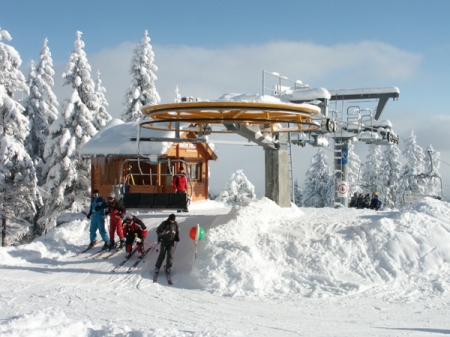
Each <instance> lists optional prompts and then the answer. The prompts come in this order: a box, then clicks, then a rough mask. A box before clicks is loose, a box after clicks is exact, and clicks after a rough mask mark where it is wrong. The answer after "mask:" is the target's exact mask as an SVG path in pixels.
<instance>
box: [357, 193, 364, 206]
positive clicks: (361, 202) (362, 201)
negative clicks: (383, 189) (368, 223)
mask: <svg viewBox="0 0 450 337" xmlns="http://www.w3.org/2000/svg"><path fill="white" fill-rule="evenodd" d="M363 199H364V197H363V195H362V193H359V195H358V199H357V200H356V208H364V200H363Z"/></svg>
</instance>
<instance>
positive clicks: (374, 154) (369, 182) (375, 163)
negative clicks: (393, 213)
mask: <svg viewBox="0 0 450 337" xmlns="http://www.w3.org/2000/svg"><path fill="white" fill-rule="evenodd" d="M366 158H367V161H366V162H365V163H364V169H363V174H362V183H363V184H364V188H365V190H366V193H369V194H370V195H372V193H373V192H378V196H379V197H380V199H382V200H383V198H384V195H382V194H380V193H381V192H379V190H380V188H381V186H380V181H379V176H380V173H381V169H382V161H383V155H382V153H381V148H380V145H375V144H370V145H369V150H368V154H367V156H366Z"/></svg>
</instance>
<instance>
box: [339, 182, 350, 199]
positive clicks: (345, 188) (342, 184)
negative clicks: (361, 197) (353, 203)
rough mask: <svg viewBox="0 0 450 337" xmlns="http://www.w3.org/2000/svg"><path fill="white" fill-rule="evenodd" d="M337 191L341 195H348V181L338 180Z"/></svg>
mask: <svg viewBox="0 0 450 337" xmlns="http://www.w3.org/2000/svg"><path fill="white" fill-rule="evenodd" d="M337 191H338V193H339V196H340V197H346V196H347V192H348V185H347V182H346V181H340V182H338V186H337Z"/></svg>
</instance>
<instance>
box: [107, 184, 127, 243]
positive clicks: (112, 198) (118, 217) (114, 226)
mask: <svg viewBox="0 0 450 337" xmlns="http://www.w3.org/2000/svg"><path fill="white" fill-rule="evenodd" d="M125 213H126V209H125V207H124V206H123V203H122V201H120V200H116V194H115V193H114V192H112V193H109V195H108V208H107V210H106V214H109V238H110V243H109V244H110V248H113V247H114V246H115V242H114V236H115V233H116V231H117V235H118V236H119V240H120V245H119V249H122V248H123V247H124V246H125V237H124V235H123V227H122V218H123V217H124V216H125Z"/></svg>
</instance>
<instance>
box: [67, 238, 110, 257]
mask: <svg viewBox="0 0 450 337" xmlns="http://www.w3.org/2000/svg"><path fill="white" fill-rule="evenodd" d="M102 242H103V241H102V240H100V241H98V242H96V243H95V245H93V246H88V247H87V248H86V249H84V250H82V251H81V252H78V253H76V254H75V255H74V256H73V257H77V256H80V255H81V254H84V253H86V252H87V251H88V250H91V249H92V248H94V247H95V246H97V245H98V244H99V243H102ZM100 252H101V250H100V251H99V252H97V253H100Z"/></svg>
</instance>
